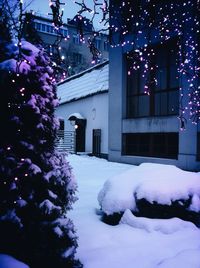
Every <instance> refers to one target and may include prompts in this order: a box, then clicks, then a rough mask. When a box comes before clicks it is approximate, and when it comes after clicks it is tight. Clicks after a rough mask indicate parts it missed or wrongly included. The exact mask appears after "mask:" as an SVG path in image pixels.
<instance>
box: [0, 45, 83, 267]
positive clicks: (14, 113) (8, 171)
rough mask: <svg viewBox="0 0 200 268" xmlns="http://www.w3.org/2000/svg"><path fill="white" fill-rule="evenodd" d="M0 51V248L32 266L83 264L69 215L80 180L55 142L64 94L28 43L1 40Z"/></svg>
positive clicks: (44, 59)
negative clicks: (78, 257)
mask: <svg viewBox="0 0 200 268" xmlns="http://www.w3.org/2000/svg"><path fill="white" fill-rule="evenodd" d="M2 46H3V47H2ZM0 52H1V53H0V89H1V90H0V118H1V124H2V129H1V139H0V252H3V253H6V254H9V255H12V256H14V257H16V258H17V259H19V260H22V261H23V262H25V263H27V264H28V265H29V266H30V267H31V268H44V267H48V268H55V267H59V268H65V267H68V268H72V267H73V268H75V267H76V268H77V267H82V265H81V264H80V263H79V261H77V260H75V259H74V256H75V252H76V247H77V237H76V233H75V229H74V225H73V223H72V221H71V220H70V219H69V218H68V217H67V215H66V213H67V212H68V210H70V209H71V208H72V204H73V203H74V201H76V196H75V192H76V188H77V185H76V183H75V181H74V177H73V174H72V169H71V167H70V165H69V163H68V162H67V161H66V158H65V156H64V155H62V154H59V153H57V152H56V150H55V148H54V147H55V146H54V141H55V138H56V131H57V129H58V120H57V119H56V117H55V115H54V111H55V108H56V107H57V105H58V99H57V95H56V85H55V79H54V76H53V70H52V68H51V67H50V60H49V58H48V57H47V55H46V53H45V51H44V49H42V48H36V47H35V46H33V45H32V44H30V43H28V42H26V41H22V42H21V47H20V49H19V48H18V46H15V45H14V43H12V42H10V43H5V44H3V45H2V44H1V45H0ZM2 57H3V58H2Z"/></svg>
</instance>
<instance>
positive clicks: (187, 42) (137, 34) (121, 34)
mask: <svg viewBox="0 0 200 268" xmlns="http://www.w3.org/2000/svg"><path fill="white" fill-rule="evenodd" d="M113 3H114V4H111V7H110V11H111V17H110V18H111V20H110V32H111V36H112V44H111V46H112V47H118V46H122V47H124V46H126V45H131V46H132V51H133V52H134V53H128V56H129V57H132V66H131V67H130V68H129V70H128V75H131V73H132V72H133V71H134V70H137V69H138V68H141V66H142V68H143V70H144V71H143V77H144V79H146V82H145V86H144V93H146V94H148V95H150V94H151V89H152V86H151V85H152V84H154V83H156V82H157V81H156V79H155V77H152V78H151V79H149V77H148V73H150V68H151V69H156V68H157V66H153V65H152V64H151V58H152V56H153V55H154V53H155V52H154V49H153V46H152V44H153V43H155V42H157V43H158V42H160V43H161V44H162V43H166V42H167V41H168V40H169V39H171V38H176V39H177V46H178V59H177V66H178V74H179V80H180V82H181V85H180V116H179V119H180V123H181V124H180V125H181V129H184V128H185V125H186V122H187V118H188V116H187V115H189V118H190V120H191V122H192V123H194V124H197V123H198V122H199V120H200V86H199V81H200V35H199V29H200V1H199V0H180V1H166V0H164V1H160V2H159V1H155V0H144V1H142V0H135V1H134V2H132V1H119V0H116V1H113ZM116 7H117V8H116ZM113 37H114V38H113ZM141 40H142V45H141Z"/></svg>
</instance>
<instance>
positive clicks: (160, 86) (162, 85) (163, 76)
mask: <svg viewBox="0 0 200 268" xmlns="http://www.w3.org/2000/svg"><path fill="white" fill-rule="evenodd" d="M156 79H157V85H156V90H164V89H166V88H167V68H164V67H162V68H159V69H158V70H157V72H156Z"/></svg>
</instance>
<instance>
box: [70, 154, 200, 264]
mask: <svg viewBox="0 0 200 268" xmlns="http://www.w3.org/2000/svg"><path fill="white" fill-rule="evenodd" d="M68 160H69V161H70V163H71V165H72V166H73V168H74V174H75V176H76V179H77V182H78V186H79V193H78V197H79V200H78V201H77V202H76V204H75V205H74V210H73V211H71V212H70V215H69V216H70V217H71V218H72V220H73V221H74V224H75V226H76V228H77V234H78V236H79V248H78V251H77V257H78V258H79V259H80V260H81V262H82V263H83V264H84V268H156V267H159V268H199V267H200V230H199V229H197V228H195V227H194V226H192V227H191V228H187V229H182V228H180V230H178V231H176V232H174V233H171V234H163V233H161V232H159V231H147V230H146V229H141V228H140V229H139V228H133V227H131V226H129V225H126V224H119V225H117V226H109V225H107V224H105V223H103V222H102V221H101V220H100V215H98V211H99V204H98V202H97V195H98V193H99V191H100V189H101V188H102V186H103V183H104V182H105V181H106V180H107V179H108V178H109V177H112V176H114V175H117V174H120V173H122V172H124V171H126V170H128V169H129V168H130V167H132V166H130V165H125V164H119V163H112V162H107V161H106V160H102V159H97V158H89V157H85V156H76V155H69V157H68ZM122 183H123V182H122ZM164 221H165V220H164ZM177 224H178V223H177Z"/></svg>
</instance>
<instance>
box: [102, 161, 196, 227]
mask: <svg viewBox="0 0 200 268" xmlns="http://www.w3.org/2000/svg"><path fill="white" fill-rule="evenodd" d="M98 201H99V204H100V206H101V208H102V210H103V212H104V213H105V220H106V221H111V222H113V223H116V222H118V221H119V219H120V217H121V215H122V213H123V212H124V211H125V210H126V209H130V210H131V211H132V212H133V213H134V214H135V215H138V216H144V217H150V218H171V217H179V218H182V219H185V220H191V221H193V222H195V223H196V224H199V219H200V217H199V213H200V173H194V172H187V171H183V170H181V169H179V168H177V167H175V166H171V165H161V164H150V163H145V164H141V165H140V166H139V167H133V168H131V169H130V170H128V171H126V172H125V173H123V174H120V175H118V176H116V177H113V178H111V179H109V180H107V181H106V182H105V184H104V186H103V188H102V190H101V191H100V193H99V195H98Z"/></svg>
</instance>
